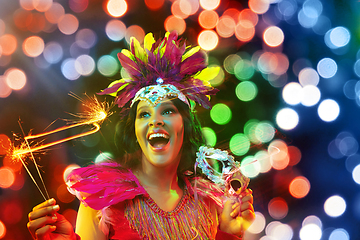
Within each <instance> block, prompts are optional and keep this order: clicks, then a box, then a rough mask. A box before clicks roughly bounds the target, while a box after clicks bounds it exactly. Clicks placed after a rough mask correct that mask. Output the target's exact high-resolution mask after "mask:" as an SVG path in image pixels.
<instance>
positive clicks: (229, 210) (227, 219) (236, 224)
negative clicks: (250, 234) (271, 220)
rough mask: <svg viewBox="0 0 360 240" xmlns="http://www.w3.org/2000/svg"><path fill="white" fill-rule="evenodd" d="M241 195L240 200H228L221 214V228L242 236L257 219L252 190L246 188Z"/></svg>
mask: <svg viewBox="0 0 360 240" xmlns="http://www.w3.org/2000/svg"><path fill="white" fill-rule="evenodd" d="M241 195H242V197H240V198H239V200H240V202H238V201H234V200H231V199H229V200H228V201H226V202H225V204H224V208H223V210H222V212H221V215H220V230H221V231H224V232H226V233H229V234H233V235H236V236H242V235H243V233H244V231H245V230H246V229H248V228H249V227H250V225H251V224H252V222H253V221H254V220H255V213H254V207H253V196H252V191H251V190H250V189H246V190H245V192H244V193H242V194H241Z"/></svg>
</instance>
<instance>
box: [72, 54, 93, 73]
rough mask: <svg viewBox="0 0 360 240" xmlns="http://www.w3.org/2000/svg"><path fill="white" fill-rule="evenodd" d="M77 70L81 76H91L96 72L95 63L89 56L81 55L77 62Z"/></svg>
mask: <svg viewBox="0 0 360 240" xmlns="http://www.w3.org/2000/svg"><path fill="white" fill-rule="evenodd" d="M75 69H76V71H77V72H78V73H79V74H81V75H83V76H89V75H91V74H92V73H93V72H94V71H95V61H94V59H93V58H92V57H90V56H89V55H86V54H84V55H80V56H79V57H77V58H76V60H75Z"/></svg>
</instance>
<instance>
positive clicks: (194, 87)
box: [99, 32, 220, 110]
mask: <svg viewBox="0 0 360 240" xmlns="http://www.w3.org/2000/svg"><path fill="white" fill-rule="evenodd" d="M205 57H206V55H205V53H203V52H202V51H200V47H198V46H197V47H186V44H185V43H184V42H183V41H182V39H178V35H177V33H176V32H172V33H168V32H167V33H166V34H165V37H164V38H163V39H159V40H158V41H155V39H154V37H153V34H152V33H148V34H147V35H146V36H145V38H144V46H143V47H142V46H141V45H140V43H139V41H138V40H137V39H136V38H134V37H132V38H131V39H130V51H129V50H127V49H123V50H122V51H121V52H120V53H118V58H119V60H120V63H121V65H122V67H123V68H125V70H126V72H127V73H128V74H129V77H128V78H123V79H120V80H116V81H114V82H112V83H111V84H110V85H109V86H108V88H106V89H104V90H103V91H102V92H101V93H99V94H109V95H111V96H114V97H116V99H115V103H116V104H117V105H118V106H119V107H120V108H122V109H123V110H124V109H126V108H129V107H131V106H132V105H133V103H135V102H136V101H137V100H145V101H147V102H149V103H150V104H153V105H156V104H157V103H158V102H160V101H161V100H163V99H164V98H166V97H168V98H174V97H176V98H179V99H180V100H182V101H183V102H185V103H186V104H188V105H189V106H190V104H189V100H192V101H195V102H196V103H198V104H199V105H201V106H203V107H204V108H211V105H210V101H209V95H214V94H215V93H216V92H217V91H218V90H217V89H215V88H213V87H212V86H211V85H210V83H209V81H210V80H212V79H213V78H214V77H216V75H217V74H218V72H219V69H220V68H219V67H207V63H206V59H205Z"/></svg>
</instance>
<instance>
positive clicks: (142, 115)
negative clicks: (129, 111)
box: [139, 112, 150, 118]
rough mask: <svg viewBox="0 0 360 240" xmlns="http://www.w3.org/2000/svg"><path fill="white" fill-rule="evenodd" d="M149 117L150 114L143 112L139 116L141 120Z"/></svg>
mask: <svg viewBox="0 0 360 240" xmlns="http://www.w3.org/2000/svg"><path fill="white" fill-rule="evenodd" d="M148 116H150V114H149V113H148V112H141V113H140V114H139V118H144V117H148Z"/></svg>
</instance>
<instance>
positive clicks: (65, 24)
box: [58, 13, 79, 35]
mask: <svg viewBox="0 0 360 240" xmlns="http://www.w3.org/2000/svg"><path fill="white" fill-rule="evenodd" d="M58 28H59V30H60V32H62V33H63V34H65V35H71V34H73V33H75V32H76V31H77V30H78V28H79V20H78V19H77V18H76V17H75V16H74V15H72V14H70V13H68V14H65V15H64V16H63V17H62V18H61V19H60V20H59V22H58Z"/></svg>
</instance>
